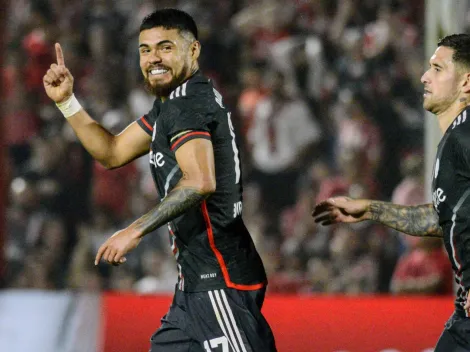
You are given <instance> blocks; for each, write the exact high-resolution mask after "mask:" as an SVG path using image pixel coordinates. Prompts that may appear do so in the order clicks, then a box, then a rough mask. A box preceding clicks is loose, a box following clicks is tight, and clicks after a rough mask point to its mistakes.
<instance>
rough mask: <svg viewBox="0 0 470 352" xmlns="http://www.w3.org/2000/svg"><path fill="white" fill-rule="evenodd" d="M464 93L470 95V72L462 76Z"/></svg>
mask: <svg viewBox="0 0 470 352" xmlns="http://www.w3.org/2000/svg"><path fill="white" fill-rule="evenodd" d="M462 91H463V92H464V93H466V94H470V72H465V73H464V74H463V75H462Z"/></svg>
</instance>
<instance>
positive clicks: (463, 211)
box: [432, 108, 470, 315]
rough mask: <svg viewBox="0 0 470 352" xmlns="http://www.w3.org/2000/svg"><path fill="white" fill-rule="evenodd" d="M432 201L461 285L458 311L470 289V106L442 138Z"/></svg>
mask: <svg viewBox="0 0 470 352" xmlns="http://www.w3.org/2000/svg"><path fill="white" fill-rule="evenodd" d="M432 176H433V182H432V200H433V205H434V209H435V210H436V211H437V213H438V214H439V224H440V226H441V227H442V229H443V232H444V244H445V248H446V251H447V254H448V256H449V259H450V261H451V263H452V267H453V269H454V273H455V280H456V282H457V285H458V289H457V298H456V301H455V306H456V310H457V312H458V313H459V314H461V315H465V312H464V309H463V306H464V304H465V301H466V297H467V292H468V290H469V289H470V108H467V109H465V110H464V111H462V113H461V114H460V115H459V116H457V117H456V118H455V120H454V121H453V123H452V124H451V125H450V126H449V128H448V129H447V131H446V133H445V134H444V136H443V137H442V139H441V141H440V143H439V146H438V149H437V155H436V161H435V164H434V170H433V175H432Z"/></svg>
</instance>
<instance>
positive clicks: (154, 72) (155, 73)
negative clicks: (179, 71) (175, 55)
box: [149, 67, 170, 76]
mask: <svg viewBox="0 0 470 352" xmlns="http://www.w3.org/2000/svg"><path fill="white" fill-rule="evenodd" d="M168 71H170V70H169V69H167V68H164V67H159V68H154V69H151V70H150V71H149V76H160V75H164V74H165V73H167V72H168Z"/></svg>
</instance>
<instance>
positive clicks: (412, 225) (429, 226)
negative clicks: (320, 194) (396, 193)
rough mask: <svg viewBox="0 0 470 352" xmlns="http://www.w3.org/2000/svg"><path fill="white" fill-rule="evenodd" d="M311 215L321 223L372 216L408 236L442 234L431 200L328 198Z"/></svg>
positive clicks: (370, 218)
mask: <svg viewBox="0 0 470 352" xmlns="http://www.w3.org/2000/svg"><path fill="white" fill-rule="evenodd" d="M312 216H313V217H314V218H315V222H318V223H321V224H322V225H331V224H335V223H341V222H342V223H355V222H359V221H364V220H373V221H376V222H379V223H381V224H383V225H385V226H388V227H391V228H393V229H395V230H397V231H400V232H403V233H406V234H408V235H411V236H427V237H442V229H441V227H440V226H439V219H438V216H437V213H436V211H435V210H434V208H433V206H432V204H423V205H417V206H405V205H398V204H393V203H388V202H381V201H377V200H369V199H352V198H348V197H335V198H329V199H327V200H325V201H323V202H321V203H319V204H317V205H316V207H315V209H314V211H313V214H312Z"/></svg>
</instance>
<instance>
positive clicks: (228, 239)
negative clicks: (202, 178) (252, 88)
mask: <svg viewBox="0 0 470 352" xmlns="http://www.w3.org/2000/svg"><path fill="white" fill-rule="evenodd" d="M138 124H139V125H140V126H141V127H142V128H143V129H144V130H145V131H146V132H147V133H148V134H149V135H151V136H152V142H151V148H150V156H149V159H150V169H151V173H152V176H153V179H154V182H155V185H156V187H157V190H158V193H159V195H160V197H161V199H164V198H165V197H166V195H167V194H168V193H169V192H170V191H171V190H172V189H173V188H174V187H175V185H176V184H177V183H178V181H179V180H180V178H181V176H182V172H181V170H180V168H179V166H178V163H177V161H176V157H175V152H176V151H177V150H178V148H180V147H181V146H182V145H184V144H185V143H186V142H188V141H190V140H192V139H194V138H205V139H208V140H211V142H212V146H213V149H214V162H215V174H216V190H215V192H214V193H213V194H211V196H210V197H208V198H207V199H206V200H205V201H203V202H202V203H201V205H200V206H199V207H195V208H193V209H189V210H188V211H187V212H186V213H185V214H183V215H181V216H180V217H178V218H176V219H175V220H173V221H171V222H170V223H169V224H168V229H169V236H170V245H171V249H172V251H173V253H174V255H175V257H176V261H177V266H178V272H179V278H178V288H179V289H180V290H183V291H188V292H197V291H205V290H213V289H219V288H224V287H230V288H237V289H241V290H255V289H259V288H261V287H263V286H265V285H266V274H265V271H264V267H263V264H262V261H261V258H260V256H259V255H258V252H257V251H256V249H255V246H254V244H253V241H252V239H251V236H250V234H249V232H248V230H247V229H246V227H245V224H244V222H243V220H242V180H241V170H240V153H239V148H238V145H237V143H236V138H235V132H234V128H233V125H232V122H231V119H230V112H229V111H228V110H227V109H226V108H225V107H224V105H223V101H222V96H221V95H220V93H219V92H218V91H217V90H216V89H215V88H214V86H213V85H212V83H211V81H210V80H209V79H207V78H206V77H205V76H203V75H202V74H201V73H200V72H197V73H196V74H194V75H193V76H192V77H191V78H189V79H188V80H187V81H186V82H184V83H183V84H182V85H180V86H179V87H177V88H176V89H175V90H174V91H173V92H172V93H171V94H170V95H169V97H168V98H167V99H166V100H165V101H164V102H161V101H160V99H157V100H156V101H155V104H154V106H153V108H152V110H151V111H150V112H149V113H148V114H147V115H144V116H142V117H141V118H140V119H139V120H138Z"/></svg>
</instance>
